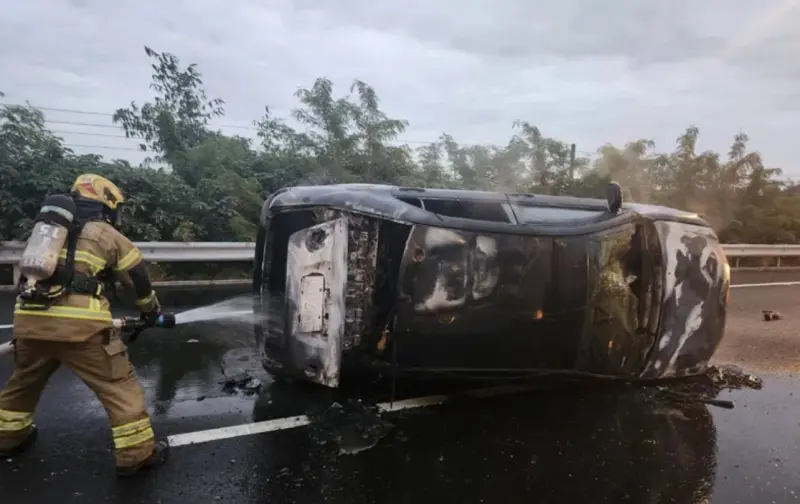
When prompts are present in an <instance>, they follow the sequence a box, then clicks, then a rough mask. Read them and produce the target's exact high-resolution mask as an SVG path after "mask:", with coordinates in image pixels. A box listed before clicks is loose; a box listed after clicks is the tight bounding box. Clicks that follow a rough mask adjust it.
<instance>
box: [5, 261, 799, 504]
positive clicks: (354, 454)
mask: <svg viewBox="0 0 800 504" xmlns="http://www.w3.org/2000/svg"><path fill="white" fill-rule="evenodd" d="M765 281H768V282H776V281H800V275H795V276H794V277H793V278H791V277H789V278H787V277H776V276H775V275H764V274H746V275H737V276H736V277H735V283H738V284H751V283H762V282H765ZM230 294H231V292H220V291H216V292H215V293H214V295H215V296H216V297H217V298H224V297H227V296H229V295H230ZM172 297H173V299H172V300H170V299H169V298H166V299H167V301H166V302H167V304H169V305H172V307H173V308H174V309H176V310H182V309H185V308H186V305H187V304H188V305H197V304H199V303H200V300H201V299H204V300H209V299H210V298H209V296H208V293H207V292H196V291H195V292H190V293H186V292H180V293H178V294H177V295H175V296H172ZM176 299H180V300H181V301H182V303H181V304H180V305H178V304H176V303H175V300H176ZM0 303H1V304H0V306H3V307H4V308H3V309H2V310H5V311H2V310H0V324H4V323H9V322H11V315H10V312H9V309H8V308H6V307H8V305H9V304H10V300H9V299H8V298H7V296H6V297H5V298H4V297H2V296H0ZM762 308H767V309H773V310H778V311H779V312H781V314H782V315H783V317H784V319H783V320H779V321H774V322H763V321H762V320H761V312H760V310H761V309H762ZM799 320H800V285H796V286H769V287H738V288H735V289H734V291H733V294H732V299H731V306H730V313H729V319H728V328H727V332H726V338H725V341H724V344H723V346H722V347H721V348H720V349H719V352H718V353H717V356H716V361H717V362H720V363H735V364H737V365H739V366H740V367H743V368H745V369H746V370H748V371H752V372H754V373H756V374H757V375H759V376H761V377H762V378H763V379H764V388H763V389H762V390H758V391H756V390H742V391H733V392H723V393H722V394H721V395H720V398H721V399H730V400H732V401H733V402H734V404H735V407H734V409H732V410H727V409H721V408H716V407H712V406H705V405H697V404H694V405H688V406H686V407H677V406H674V405H671V406H670V405H668V404H661V403H653V402H652V401H651V400H650V399H649V398H648V396H646V395H645V394H640V393H636V392H632V393H625V394H621V393H619V392H615V391H604V390H596V391H592V392H591V393H586V391H584V390H577V391H574V392H571V393H568V394H564V393H563V392H552V391H549V392H548V391H543V392H536V393H529V394H525V395H517V396H513V397H496V398H488V399H479V400H478V399H476V400H471V401H463V402H458V403H455V404H446V405H442V406H435V407H430V408H419V409H415V410H408V411H403V412H399V413H395V414H393V415H389V416H388V417H387V418H388V422H390V425H386V424H379V423H377V422H376V421H375V420H374V417H372V416H371V415H369V413H368V412H363V411H362V412H360V413H359V412H358V408H357V404H356V405H354V404H352V403H349V402H347V401H346V400H345V399H343V398H341V397H340V398H338V400H339V402H340V403H341V404H343V405H344V408H342V409H341V410H337V409H335V408H334V409H330V408H328V407H329V406H330V404H331V402H332V401H333V399H332V398H331V397H330V396H329V394H326V393H320V392H319V391H318V390H316V389H313V388H307V387H298V386H294V387H293V386H288V385H285V384H281V383H270V382H269V380H268V379H267V378H266V377H264V376H263V375H262V373H261V371H260V365H259V362H258V356H257V353H256V351H255V349H254V348H253V346H254V345H253V333H252V330H251V328H250V326H249V325H248V324H246V323H243V324H200V323H198V324H191V325H187V326H182V327H179V328H177V329H175V330H173V331H172V332H169V333H168V332H166V331H157V330H156V331H152V332H150V333H149V334H147V333H146V334H144V335H143V336H142V337H141V338H140V339H139V341H138V342H137V343H136V344H135V345H132V346H131V348H130V351H131V355H132V359H133V361H134V363H135V364H136V366H137V369H138V373H139V375H140V378H141V380H142V382H143V383H144V385H145V387H146V390H147V395H148V399H149V400H150V403H151V412H152V415H153V420H154V425H155V428H156V430H157V432H158V434H159V435H174V436H176V437H174V438H173V439H176V440H179V441H181V440H182V441H181V442H188V441H190V440H191V439H190V438H188V437H186V436H182V435H183V434H187V433H196V432H199V431H206V430H211V432H210V433H207V434H201V435H199V438H198V439H197V440H199V441H202V442H200V443H197V444H189V445H184V446H177V447H175V448H173V452H172V459H171V461H170V463H169V464H168V465H167V466H165V467H163V468H160V469H158V470H157V471H154V472H151V473H148V474H145V475H143V476H142V477H139V478H136V479H134V480H117V479H116V478H115V477H114V473H113V457H112V454H111V451H110V448H111V441H110V433H109V430H108V427H107V424H106V418H105V415H104V412H103V410H102V408H101V407H100V405H99V403H98V402H97V400H96V399H95V398H94V397H93V396H92V395H91V393H90V392H89V391H88V390H87V389H86V388H85V387H84V385H83V384H82V383H81V382H80V381H79V380H77V379H76V378H75V377H74V376H73V375H72V374H71V373H70V372H69V371H66V370H63V369H62V370H59V372H57V374H56V375H55V376H54V377H53V379H52V380H51V382H50V385H49V387H48V388H47V390H46V391H45V393H44V395H43V397H42V402H41V404H40V408H39V410H38V416H37V424H38V425H39V427H40V437H39V440H38V442H37V444H36V446H35V447H34V449H33V450H32V451H31V452H30V453H28V454H26V455H25V456H24V457H22V458H19V459H15V460H9V461H2V460H0V502H3V503H6V502H7V503H9V504H16V503H27V504H37V503H53V502H58V503H59V504H66V503H69V502H92V503H103V502H114V503H147V504H156V503H164V504H168V503H169V504H171V503H185V502H191V503H195V504H201V503H216V502H231V503H242V504H247V503H262V502H264V503H266V502H269V503H276V504H278V503H284V502H287V503H288V502H298V503H299V502H302V503H306V502H308V503H314V502H332V503H348V504H349V503H361V502H365V503H366V502H376V503H378V502H380V503H384V502H386V503H405V502H414V503H426V502H437V503H443V502H459V503H472V502H486V503H493V502H554V503H561V502H609V503H615V502H648V503H650V502H675V503H701V502H712V503H726V504H727V503H769V502H779V503H784V502H795V501H796V500H798V494H800V479H798V478H797V474H800V451H798V439H800V437H798V435H797V432H798V428H800V402H799V401H798V400H797V399H798V397H796V396H797V395H800V386H799V385H800V380H798V378H797V371H798V368H799V367H800V337H798V335H797V334H796V332H797V331H796V328H797V327H798V321H799ZM5 338H7V334H6V335H0V341H1V340H5ZM11 370H12V366H11V361H9V360H8V359H6V360H4V361H2V362H0V382H3V383H4V382H5V380H6V379H7V377H8V376H9V374H10V373H11ZM242 371H248V372H251V373H254V374H257V375H258V376H259V377H261V378H262V379H264V383H265V386H264V389H263V390H262V392H261V393H260V394H257V395H247V394H246V393H245V392H243V391H241V390H240V391H234V392H230V391H224V390H222V387H221V386H220V383H219V382H220V381H222V380H224V378H225V376H232V375H234V374H237V373H239V372H242ZM401 393H404V394H406V396H407V395H408V394H409V393H408V392H401ZM402 398H403V397H400V398H399V399H402ZM320 412H326V413H325V414H327V415H329V416H328V417H327V418H326V422H325V423H324V424H314V425H312V426H310V427H308V426H307V427H299V428H293V429H284V428H283V427H286V426H287V424H286V421H285V420H281V421H278V420H276V422H273V423H270V424H267V425H269V426H270V428H275V429H276V430H274V431H272V432H266V433H261V434H257V435H239V434H241V432H237V431H235V432H234V434H236V437H231V438H228V439H220V438H221V437H223V434H224V431H220V430H213V429H220V428H223V427H228V426H241V425H246V424H251V423H252V422H262V421H264V420H268V419H285V418H287V417H292V416H295V415H304V414H309V413H310V414H312V415H313V414H318V413H320ZM332 412H333V413H332ZM337 412H338V413H339V415H338V416H336V413H337ZM345 413H347V414H348V415H350V416H351V417H352V416H356V417H358V418H359V422H357V423H358V424H359V425H361V426H362V427H363V426H364V425H366V426H367V427H368V429H366V431H365V432H366V434H365V435H361V434H364V432H361V433H359V432H354V431H353V430H352V422H348V421H343V420H342V418H341V417H343V416H345ZM331 415H332V416H331ZM260 425H264V424H260ZM319 425H323V427H320V426H319ZM365 436H366V437H367V439H364V437H365ZM379 438H381V439H380V441H379V442H378V444H377V446H374V447H372V448H371V449H365V450H363V451H359V449H360V448H365V447H369V445H371V444H372V442H374V441H376V440H377V439H379Z"/></svg>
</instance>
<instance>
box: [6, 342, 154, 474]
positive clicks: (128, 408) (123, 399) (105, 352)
mask: <svg viewBox="0 0 800 504" xmlns="http://www.w3.org/2000/svg"><path fill="white" fill-rule="evenodd" d="M15 358H16V369H15V371H14V374H13V375H11V378H9V380H8V383H7V384H6V386H5V388H4V389H3V390H2V391H1V392H0V450H5V449H10V448H14V447H16V446H17V445H19V444H21V443H22V442H24V441H25V439H27V437H28V435H30V433H31V432H32V431H33V427H34V425H33V415H34V411H35V410H36V405H37V403H38V402H39V397H40V396H41V393H42V390H43V389H44V387H45V385H46V384H47V381H48V380H49V379H50V377H51V376H52V375H53V373H54V372H55V371H56V369H58V367H59V366H60V365H61V364H64V365H66V366H67V367H69V368H70V369H72V371H73V372H75V374H77V375H78V376H79V377H80V378H81V379H82V380H83V382H84V383H86V385H87V386H88V387H89V388H90V389H91V390H92V391H93V392H94V393H95V394H96V395H97V398H98V399H99V400H100V402H101V403H102V404H103V407H104V408H105V410H106V413H107V415H108V419H109V421H110V423H111V432H112V436H113V439H114V454H115V458H116V463H117V466H118V467H131V466H135V465H138V464H139V463H141V462H143V461H144V460H145V459H146V458H147V457H149V456H150V454H151V453H152V452H153V448H154V435H153V428H152V426H151V425H150V417H149V415H148V413H147V404H146V401H145V396H144V389H143V388H142V386H141V384H140V383H139V381H138V380H137V378H136V374H135V371H134V369H133V366H132V365H131V363H130V360H128V353H127V347H126V346H125V343H124V342H123V341H122V340H121V339H120V338H119V336H118V335H117V334H116V331H114V330H109V331H106V332H102V333H99V334H97V335H95V336H93V337H92V338H91V339H89V340H88V341H85V342H79V343H74V342H66V341H64V342H62V341H44V340H33V339H18V340H17V341H16V354H15Z"/></svg>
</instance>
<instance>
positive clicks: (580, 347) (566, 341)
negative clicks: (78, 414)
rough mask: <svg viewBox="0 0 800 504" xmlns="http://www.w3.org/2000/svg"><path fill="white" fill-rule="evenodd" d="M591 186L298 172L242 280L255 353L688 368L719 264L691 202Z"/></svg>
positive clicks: (391, 366) (607, 369)
mask: <svg viewBox="0 0 800 504" xmlns="http://www.w3.org/2000/svg"><path fill="white" fill-rule="evenodd" d="M620 194H621V191H620V189H619V186H618V185H616V184H614V183H612V184H610V185H609V191H608V194H607V198H606V199H605V200H602V199H588V198H572V197H556V196H543V195H537V194H507V193H495V192H481V191H461V190H442V189H417V188H404V187H394V186H384V185H368V184H344V185H327V186H300V187H291V188H285V189H282V190H280V191H277V192H276V193H274V194H273V195H271V196H270V197H269V199H268V200H267V201H266V202H265V203H264V206H263V209H262V213H261V217H260V226H259V233H258V238H257V243H256V253H255V268H254V275H253V288H254V290H255V292H256V293H257V296H256V302H255V311H256V314H257V315H261V316H260V317H258V320H259V322H257V323H256V333H257V336H258V338H259V341H260V342H261V343H260V345H261V347H262V357H263V363H264V367H265V369H266V370H267V371H268V372H270V373H271V374H273V375H275V376H277V377H286V378H298V379H301V380H307V381H311V382H316V383H319V384H322V385H325V386H328V387H337V386H339V384H340V380H342V378H343V377H344V376H346V375H349V374H353V375H356V374H358V373H363V372H368V373H384V372H388V371H391V372H393V373H398V372H399V373H406V374H410V375H413V374H420V375H427V374H437V373H438V374H444V375H447V376H459V377H478V376H480V377H492V376H495V377H501V376H502V377H512V376H516V377H525V376H529V375H530V376H536V375H537V374H539V373H545V374H546V373H564V374H575V375H599V376H605V377H621V378H630V379H656V378H667V377H678V376H686V375H692V374H697V373H701V372H703V371H704V370H705V368H706V366H707V363H708V361H709V359H710V358H711V357H712V355H713V353H714V351H715V350H716V348H717V346H718V344H719V342H720V340H721V338H722V335H723V332H724V327H725V316H726V305H727V296H728V291H729V286H730V268H729V266H728V262H727V259H726V257H725V254H724V252H723V250H722V247H721V245H720V243H719V241H718V239H717V236H716V234H715V233H714V231H713V230H712V229H711V227H710V226H709V225H708V223H707V222H705V221H704V220H703V219H702V218H700V217H698V216H697V215H696V214H692V213H687V212H681V211H678V210H675V209H671V208H666V207H660V206H652V205H643V204H634V203H624V204H623V203H622V201H621V196H620Z"/></svg>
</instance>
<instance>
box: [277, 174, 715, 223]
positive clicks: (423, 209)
mask: <svg viewBox="0 0 800 504" xmlns="http://www.w3.org/2000/svg"><path fill="white" fill-rule="evenodd" d="M314 206H323V207H330V208H338V209H341V210H346V211H350V212H354V213H358V214H362V215H369V216H374V217H379V218H384V219H390V220H393V221H397V222H405V223H412V224H423V225H430V226H439V227H451V228H456V229H465V230H480V231H492V232H499V233H521V234H543V235H558V234H574V233H585V232H592V231H595V230H599V229H602V228H607V227H610V226H618V225H620V224H623V223H624V222H625V221H633V220H635V219H637V218H639V219H641V218H646V219H651V220H666V221H674V222H683V223H686V224H694V225H699V226H706V227H710V225H709V224H708V222H706V221H705V220H704V219H703V218H701V217H700V216H698V215H697V214H695V213H692V212H684V211H681V210H677V209H674V208H669V207H664V206H658V205H646V204H640V203H623V205H622V208H621V210H620V211H619V212H618V213H617V214H612V213H611V212H610V211H609V210H608V203H607V202H606V200H604V199H599V198H577V197H571V196H549V195H542V194H530V193H502V192H491V191H471V190H463V189H462V190H459V189H428V188H413V187H398V186H392V185H380V184H333V185H317V186H294V187H287V188H283V189H280V190H278V191H276V192H275V193H273V194H272V195H271V196H270V198H269V199H268V200H267V201H266V203H265V205H264V208H263V211H264V212H269V213H279V212H282V211H290V210H297V209H300V208H304V207H314ZM264 217H266V215H263V214H262V220H263V218H264Z"/></svg>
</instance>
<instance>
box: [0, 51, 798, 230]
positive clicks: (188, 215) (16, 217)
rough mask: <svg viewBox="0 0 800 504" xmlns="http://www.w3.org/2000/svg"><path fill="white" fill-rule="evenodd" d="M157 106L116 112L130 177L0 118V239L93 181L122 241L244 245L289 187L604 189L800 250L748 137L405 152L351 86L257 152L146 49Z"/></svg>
mask: <svg viewBox="0 0 800 504" xmlns="http://www.w3.org/2000/svg"><path fill="white" fill-rule="evenodd" d="M145 52H146V54H147V56H148V57H149V58H150V59H151V60H152V62H153V63H152V65H151V67H152V70H153V75H152V84H151V89H152V90H153V91H155V93H156V96H155V97H154V99H153V101H151V102H148V103H145V104H144V105H142V106H138V105H137V104H136V103H133V102H132V103H131V105H130V106H129V107H128V108H126V109H119V110H117V111H116V112H115V114H114V116H113V122H114V123H115V124H119V125H120V126H121V127H122V129H123V130H124V131H125V134H126V135H127V136H128V137H130V138H138V139H140V140H141V143H140V148H141V149H142V150H144V151H149V152H152V153H154V154H155V155H156V157H155V158H152V159H151V160H150V161H153V160H157V161H159V162H160V163H163V164H164V166H163V167H162V168H158V169H156V168H154V167H153V166H154V165H153V163H151V162H147V163H145V164H144V166H140V167H134V166H131V165H130V164H128V163H127V162H125V161H108V160H104V159H103V158H102V157H101V156H99V155H94V154H91V155H82V156H79V155H76V154H75V153H74V152H72V151H71V150H70V149H68V148H66V146H65V145H64V144H63V142H62V140H61V139H60V138H59V137H57V136H56V135H54V134H53V133H52V132H51V131H49V130H48V129H47V127H46V122H45V117H44V115H43V113H42V112H41V111H40V110H37V109H35V108H33V107H30V106H12V105H1V104H0V213H2V215H3V216H4V217H5V219H3V221H2V222H0V239H3V240H8V239H24V238H26V237H27V233H29V232H30V226H31V223H32V218H33V217H34V216H35V214H36V212H37V210H38V207H39V205H40V203H41V201H42V199H43V198H44V197H45V196H46V195H47V194H51V193H53V192H62V191H66V190H68V188H69V187H70V185H71V183H72V182H73V180H74V179H75V177H76V176H77V175H78V174H80V173H83V172H96V173H99V174H101V175H105V176H108V177H109V178H111V179H112V180H114V181H115V182H116V183H117V184H118V185H119V186H120V187H121V188H122V190H123V191H124V192H125V194H126V196H127V197H128V204H127V205H126V206H125V207H124V210H123V215H124V219H123V230H124V231H125V233H127V234H128V235H129V236H130V237H131V238H132V239H134V240H200V241H205V240H208V241H216V240H224V241H240V240H252V239H253V238H254V236H255V230H256V226H257V221H258V217H259V213H260V209H261V205H262V203H263V201H264V199H265V198H266V197H267V196H268V195H269V194H270V193H272V192H274V191H276V190H278V189H280V188H281V187H286V186H291V185H296V184H323V183H339V182H370V183H388V184H396V185H408V186H423V187H445V188H464V189H480V190H499V191H504V192H537V193H545V194H554V195H573V196H581V197H603V194H604V188H605V185H606V184H607V183H608V182H609V181H610V180H616V181H618V182H620V184H621V185H622V187H623V190H624V197H625V199H626V200H633V201H638V202H643V203H656V204H663V205H668V206H673V207H677V208H680V209H684V210H688V211H694V212H699V213H702V214H703V216H704V217H705V218H707V219H708V220H709V222H710V223H711V224H712V225H713V226H714V227H715V228H716V229H717V230H718V232H719V235H720V237H721V239H723V240H728V241H734V242H736V241H738V242H751V243H796V242H800V188H798V187H800V186H793V185H790V184H785V183H783V182H781V181H780V179H779V177H780V175H781V170H780V169H778V168H768V167H767V166H766V165H765V164H764V160H763V159H762V156H761V155H760V153H758V152H752V151H748V148H747V142H748V137H747V135H746V134H744V133H741V132H740V133H737V134H736V135H735V136H734V138H733V142H732V145H731V148H730V150H729V151H728V153H727V155H720V154H718V153H715V152H710V151H706V152H697V141H698V138H699V135H700V131H699V129H698V128H696V127H694V126H689V127H688V128H687V129H686V130H685V131H683V132H682V134H681V135H679V136H678V138H676V142H675V147H674V148H673V149H671V151H668V152H663V151H659V150H657V149H656V145H655V144H654V143H653V142H652V141H650V140H646V139H639V140H635V141H632V142H629V143H627V144H625V145H623V146H615V145H610V144H606V145H603V146H601V147H600V148H599V149H598V150H597V155H596V156H595V159H594V160H590V159H588V158H586V157H583V156H577V157H574V156H573V151H572V145H571V144H570V143H567V142H563V141H561V140H558V139H555V138H551V137H548V136H547V135H546V134H545V133H544V132H543V131H542V129H540V128H539V127H538V126H536V125H535V124H533V123H531V122H527V121H523V120H519V121H515V122H514V123H512V124H511V125H510V138H509V140H508V142H507V143H506V144H505V145H482V144H461V143H459V142H458V141H457V140H456V139H455V138H454V137H453V136H452V135H449V134H447V133H442V135H441V136H440V137H439V138H437V139H436V140H434V141H432V142H431V143H430V144H428V145H423V146H421V147H419V148H417V149H416V150H415V151H412V150H411V149H410V148H409V147H408V146H407V145H403V144H402V143H401V142H400V136H401V135H402V134H403V133H404V132H405V131H406V128H407V127H408V122H407V121H406V120H404V119H398V118H392V117H390V116H389V115H388V114H387V113H386V112H384V111H383V110H382V109H381V102H380V100H379V97H378V93H377V91H376V90H375V89H373V88H372V87H371V86H369V85H368V84H367V83H365V82H363V81H360V80H354V81H353V82H352V84H351V85H350V86H349V88H348V92H347V94H345V95H343V96H336V95H335V94H334V85H333V82H331V81H330V80H329V79H327V78H324V77H321V78H318V79H316V80H315V81H314V82H313V83H312V85H311V86H310V87H308V88H299V89H298V91H297V92H296V93H295V96H296V98H297V100H298V106H297V107H296V108H295V109H294V110H293V111H292V117H293V118H294V119H295V120H296V121H297V122H298V123H299V125H298V126H297V127H292V126H290V125H289V124H287V122H286V121H285V120H283V119H282V118H279V117H275V116H274V115H272V114H271V113H270V109H269V107H265V109H264V114H263V116H262V117H261V119H259V120H257V121H255V122H254V125H255V128H256V131H257V133H256V138H255V139H250V138H244V137H239V136H229V135H224V134H222V133H221V132H219V131H213V130H212V128H211V127H210V121H211V120H212V119H213V118H215V117H220V116H222V115H223V114H224V110H223V108H222V106H223V104H224V102H223V101H222V100H221V99H217V98H214V99H210V98H208V96H207V93H206V91H205V89H204V85H203V80H202V75H201V74H200V72H199V70H198V69H197V66H196V65H194V64H190V65H188V66H185V67H184V66H182V65H181V63H180V61H179V60H178V58H177V57H175V56H174V55H172V54H169V53H158V52H155V51H153V50H152V49H150V48H148V47H146V48H145Z"/></svg>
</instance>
